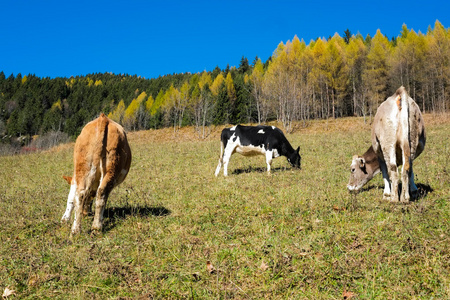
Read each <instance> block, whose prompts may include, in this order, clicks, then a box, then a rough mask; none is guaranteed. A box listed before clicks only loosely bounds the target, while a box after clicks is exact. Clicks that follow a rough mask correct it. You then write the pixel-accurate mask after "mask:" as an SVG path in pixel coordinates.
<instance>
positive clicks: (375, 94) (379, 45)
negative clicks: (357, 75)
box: [362, 29, 391, 114]
mask: <svg viewBox="0 0 450 300" xmlns="http://www.w3.org/2000/svg"><path fill="white" fill-rule="evenodd" d="M390 54H391V46H390V44H389V41H388V39H387V38H386V37H385V36H384V35H383V34H382V33H381V31H380V30H379V29H378V30H377V33H376V34H375V36H374V37H373V39H372V41H371V43H370V47H369V51H368V53H367V59H366V65H365V69H364V71H363V75H362V76H363V82H364V86H365V92H364V94H365V95H367V97H368V103H369V109H370V112H371V113H372V114H374V113H375V112H376V110H377V108H378V106H379V105H380V104H381V102H383V101H384V100H385V98H386V95H387V94H388V91H387V87H388V82H389V80H388V79H389V78H388V75H389V58H390Z"/></svg>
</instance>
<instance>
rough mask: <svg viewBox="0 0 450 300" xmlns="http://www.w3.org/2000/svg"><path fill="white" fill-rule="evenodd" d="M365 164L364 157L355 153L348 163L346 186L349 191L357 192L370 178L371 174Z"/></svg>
mask: <svg viewBox="0 0 450 300" xmlns="http://www.w3.org/2000/svg"><path fill="white" fill-rule="evenodd" d="M367 169H368V168H367V164H366V160H365V159H364V157H361V156H358V155H355V156H353V159H352V164H351V165H350V172H351V173H350V180H349V182H348V184H347V188H348V190H349V191H350V192H358V191H359V190H360V189H361V188H362V187H363V186H364V185H365V184H366V183H367V182H368V181H369V180H370V179H372V177H373V174H371V172H368V170H367Z"/></svg>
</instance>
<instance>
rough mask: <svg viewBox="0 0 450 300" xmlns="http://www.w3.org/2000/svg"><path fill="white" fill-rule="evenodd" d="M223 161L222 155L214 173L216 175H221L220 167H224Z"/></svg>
mask: <svg viewBox="0 0 450 300" xmlns="http://www.w3.org/2000/svg"><path fill="white" fill-rule="evenodd" d="M222 163H223V160H222V157H220V158H219V164H218V165H217V168H216V172H215V173H214V175H215V176H216V177H217V176H218V175H219V172H220V168H222Z"/></svg>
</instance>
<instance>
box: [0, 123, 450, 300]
mask: <svg viewBox="0 0 450 300" xmlns="http://www.w3.org/2000/svg"><path fill="white" fill-rule="evenodd" d="M425 122H426V126H427V145H426V148H425V151H424V153H423V154H422V155H421V156H420V157H419V158H418V159H417V160H416V161H415V163H414V171H415V173H416V183H418V186H419V188H420V192H421V196H420V198H419V199H418V200H417V201H415V202H412V203H411V204H409V205H396V204H391V203H388V202H384V201H382V192H383V191H382V188H383V182H382V178H381V175H378V176H377V177H376V178H375V179H374V180H372V181H371V182H370V183H369V184H368V186H366V188H365V189H364V191H363V192H361V193H360V194H358V195H356V196H352V195H350V194H349V193H348V191H347V190H346V184H347V181H348V176H349V166H350V163H351V157H352V156H353V154H362V153H363V152H364V151H365V150H366V149H367V148H368V146H369V144H370V125H368V124H364V122H363V120H362V119H358V118H348V119H341V120H329V121H315V122H311V123H308V124H307V125H308V126H307V127H303V124H299V127H298V129H297V130H296V131H295V132H294V133H293V134H289V135H287V138H288V140H290V141H291V143H292V146H294V147H295V148H296V147H297V146H298V145H300V146H301V150H300V153H301V155H302V170H295V169H291V168H290V167H289V165H288V163H287V161H286V159H285V158H278V159H275V160H274V163H273V173H272V175H270V176H269V175H268V174H266V172H265V162H264V158H263V157H262V156H260V157H254V158H245V157H241V156H239V155H234V156H233V157H232V159H231V163H230V165H229V170H228V171H229V174H230V176H229V177H227V178H225V177H223V172H221V174H220V176H219V177H218V178H215V177H214V170H215V168H216V166H217V161H218V156H219V152H220V146H219V135H220V130H221V128H214V129H212V132H211V135H210V136H209V137H208V138H207V139H206V140H202V141H200V140H198V139H197V138H196V135H195V133H194V132H193V129H192V128H183V129H181V130H180V131H178V132H177V133H174V132H173V129H164V130H158V131H146V132H136V133H130V134H129V140H130V146H131V148H132V151H133V162H132V166H131V169H130V173H129V176H128V178H127V179H126V180H125V182H124V183H123V184H122V185H120V186H119V187H118V188H116V189H115V190H114V191H113V192H112V194H111V196H110V198H109V202H108V204H107V210H106V212H105V230H104V231H103V233H102V234H100V235H97V236H92V235H90V232H89V229H90V225H91V223H92V216H88V217H86V218H84V220H83V225H82V226H83V227H82V233H81V234H80V235H79V236H76V237H74V238H70V236H69V234H70V225H62V224H60V218H61V216H62V215H63V213H64V210H65V204H66V199H67V195H68V192H69V186H68V185H67V183H66V182H65V181H64V180H63V179H62V177H61V176H62V175H70V174H71V173H72V167H73V166H72V151H73V144H69V145H63V146H60V147H58V148H56V149H52V150H50V151H47V152H43V153H39V154H28V155H20V156H6V157H0V166H1V171H0V241H1V245H0V257H1V263H0V289H1V291H0V292H2V293H3V291H4V290H5V288H9V289H11V290H14V291H15V295H12V296H10V297H9V298H10V299H45V298H60V299H106V298H114V299H136V298H138V299H139V298H141V299H147V298H157V299H180V298H192V299H230V298H235V299H261V298H267V299H345V298H346V299H350V298H352V299H450V203H449V199H450V163H449V157H450V143H449V132H450V115H425ZM207 262H209V264H208V263H207ZM211 267H213V268H214V270H212V268H211Z"/></svg>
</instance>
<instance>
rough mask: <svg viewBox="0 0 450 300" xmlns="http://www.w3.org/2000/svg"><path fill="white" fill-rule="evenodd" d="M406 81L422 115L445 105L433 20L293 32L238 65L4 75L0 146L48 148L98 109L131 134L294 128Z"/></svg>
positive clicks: (447, 91) (443, 32) (375, 100)
mask: <svg viewBox="0 0 450 300" xmlns="http://www.w3.org/2000/svg"><path fill="white" fill-rule="evenodd" d="M401 85H403V86H405V87H406V89H407V91H408V92H409V93H410V96H411V97H412V98H413V99H414V100H415V101H416V102H417V104H418V105H419V106H420V109H421V110H422V112H445V111H448V110H449V108H450V29H449V28H445V27H444V26H443V25H442V24H441V23H440V22H439V21H436V22H435V24H434V27H431V26H430V27H429V28H428V30H427V32H426V33H421V32H415V31H414V30H412V29H408V27H407V26H406V25H403V27H402V28H401V30H400V34H399V35H398V36H397V37H393V38H391V39H389V38H388V37H387V36H385V35H383V34H382V33H381V31H380V30H378V31H377V32H376V34H375V35H374V36H373V37H371V36H370V35H367V36H366V37H363V36H362V35H361V34H352V33H351V32H350V31H349V30H348V29H347V30H346V31H345V32H344V33H343V35H342V36H340V35H339V34H338V33H336V34H335V35H334V36H330V37H328V38H317V39H316V40H311V41H310V42H309V44H306V43H305V41H303V40H301V39H299V38H298V37H297V36H294V38H293V39H292V41H287V42H286V43H283V42H282V43H280V44H279V45H278V46H277V47H276V49H275V51H274V52H273V55H272V56H271V57H270V58H269V59H268V60H267V61H265V62H263V61H261V60H260V59H259V58H258V57H256V58H255V59H254V60H253V61H252V62H251V63H250V62H249V60H248V59H247V58H246V57H242V59H241V61H240V64H239V66H238V67H230V66H227V67H226V68H225V69H220V68H219V67H216V68H215V69H214V70H212V71H206V70H205V71H204V72H202V73H195V74H191V73H189V72H187V73H182V74H171V75H165V76H160V77H159V78H151V79H146V78H142V77H140V76H137V75H129V74H112V73H95V74H87V75H83V76H81V75H80V76H76V77H70V78H60V77H58V78H48V77H47V78H39V77H37V76H35V75H34V74H28V75H22V74H20V73H19V74H16V75H14V74H11V75H9V76H6V75H5V74H4V72H0V141H1V142H0V144H3V146H4V145H8V147H10V148H8V149H13V150H14V149H15V150H14V151H16V150H17V149H20V147H23V146H30V144H31V143H32V141H36V137H37V136H39V137H40V138H41V141H42V140H44V141H46V142H44V143H42V145H41V146H42V147H44V146H49V145H53V144H54V143H58V142H59V141H60V140H68V139H70V138H74V137H76V136H77V135H78V134H79V132H80V131H81V128H82V127H83V126H84V125H85V124H86V123H87V122H88V121H90V120H92V119H93V118H95V117H96V116H97V115H98V114H99V113H100V112H104V113H105V114H107V115H108V116H109V117H110V118H112V119H113V120H116V121H117V122H119V123H121V124H122V125H123V126H124V127H125V128H126V129H127V130H128V131H132V130H143V129H150V128H162V127H173V129H174V130H175V131H176V130H177V129H178V128H180V127H183V126H188V125H190V126H193V127H194V128H195V130H196V131H197V133H198V136H199V137H200V138H205V137H206V136H207V135H208V133H209V128H210V126H212V125H219V124H237V123H251V124H259V123H266V122H269V121H277V122H279V123H280V124H281V125H282V129H283V130H284V131H286V132H291V131H293V130H295V126H294V124H307V121H308V120H312V119H327V118H339V117H346V116H364V117H370V116H372V115H373V114H374V113H375V112H376V109H377V107H378V106H379V104H380V103H381V102H382V101H384V100H385V99H386V97H387V96H389V95H391V94H392V93H393V92H394V91H395V90H396V89H397V88H398V87H399V86H401ZM299 121H300V122H299ZM45 138H46V139H45ZM34 146H35V147H38V148H39V147H41V146H39V145H36V144H34ZM11 147H12V148H11ZM3 149H5V147H3ZM0 150H1V149H0ZM0 152H1V151H0Z"/></svg>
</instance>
